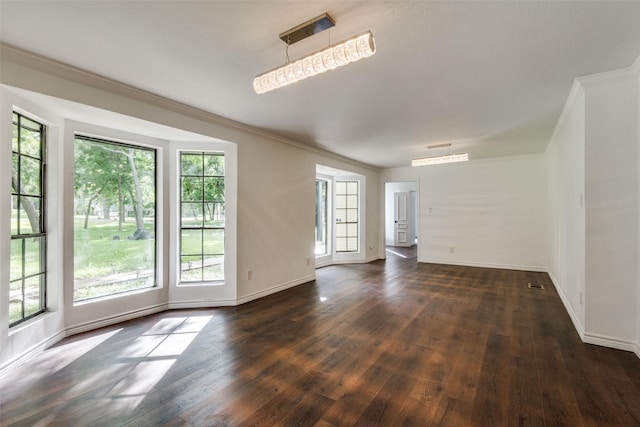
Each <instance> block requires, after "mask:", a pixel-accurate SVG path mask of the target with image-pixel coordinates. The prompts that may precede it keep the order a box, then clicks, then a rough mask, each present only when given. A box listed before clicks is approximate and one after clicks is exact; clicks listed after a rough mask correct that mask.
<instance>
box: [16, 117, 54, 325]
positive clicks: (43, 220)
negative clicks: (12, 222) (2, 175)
mask: <svg viewBox="0 0 640 427" xmlns="http://www.w3.org/2000/svg"><path fill="white" fill-rule="evenodd" d="M14 117H17V122H14V120H13V119H14ZM23 118H25V119H27V120H28V121H30V122H33V123H35V124H37V125H39V129H37V130H36V129H30V130H32V131H37V132H38V133H39V134H40V148H39V156H40V157H39V158H37V157H34V156H32V155H28V154H24V153H23V152H22V150H21V139H22V138H21V130H22V128H23V126H22V119H23ZM11 123H12V126H14V125H15V126H17V128H18V133H17V141H18V151H14V150H13V140H12V143H11V158H12V160H11V162H12V166H11V169H12V171H13V156H14V155H17V156H18V159H19V160H18V170H17V171H16V175H17V180H18V184H17V185H18V188H17V191H16V192H14V190H13V186H11V191H10V198H11V202H10V204H11V205H13V198H14V197H16V199H17V201H18V205H20V204H21V203H22V202H21V199H22V198H23V197H36V198H39V199H40V217H39V232H37V233H33V232H32V233H21V232H20V231H21V230H20V209H19V208H18V210H17V211H18V212H17V215H18V217H17V230H16V231H17V234H13V232H11V243H12V244H13V242H14V241H18V240H20V241H21V242H22V244H21V246H22V248H21V249H22V250H21V252H22V257H21V275H20V278H19V279H15V280H11V278H9V286H11V283H14V282H17V281H21V286H20V288H21V294H22V295H21V296H22V299H21V304H20V305H21V310H20V313H21V315H20V318H19V319H18V320H15V321H13V322H11V318H10V317H9V318H8V323H9V328H13V327H15V326H17V325H20V324H21V323H24V322H26V321H28V320H30V319H33V318H34V317H36V316H38V315H40V314H43V313H45V312H46V311H47V278H48V274H47V272H48V268H47V266H48V262H47V241H48V232H47V184H48V180H47V129H48V127H47V126H46V125H45V124H44V123H41V121H40V120H38V119H34V118H32V117H31V116H29V115H28V114H25V113H23V112H21V111H17V110H16V109H13V111H12V118H11ZM22 157H26V158H29V159H32V160H37V161H38V162H39V166H40V177H39V187H40V192H39V194H38V195H35V194H29V193H22V191H21V189H22V185H21V175H22V174H21V169H20V168H21V164H22V162H21V161H20V160H21V159H22ZM32 231H33V230H32ZM36 238H37V239H42V243H41V245H40V250H39V252H40V253H39V258H40V270H39V272H38V273H35V274H30V275H28V276H25V257H26V250H25V245H26V240H27V239H36ZM9 264H10V263H9ZM38 276H39V277H40V285H39V301H40V307H39V309H38V310H37V311H35V312H33V313H31V314H29V315H26V316H25V281H26V280H27V279H30V278H33V277H38ZM7 302H8V305H9V307H10V305H11V298H9V300H8V301H7Z"/></svg>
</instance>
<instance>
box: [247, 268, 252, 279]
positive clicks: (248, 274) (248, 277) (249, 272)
mask: <svg viewBox="0 0 640 427" xmlns="http://www.w3.org/2000/svg"><path fill="white" fill-rule="evenodd" d="M251 279H253V271H251V270H247V280H251Z"/></svg>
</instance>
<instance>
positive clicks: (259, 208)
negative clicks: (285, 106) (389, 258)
mask: <svg viewBox="0 0 640 427" xmlns="http://www.w3.org/2000/svg"><path fill="white" fill-rule="evenodd" d="M1 53H2V62H1V63H0V67H1V70H2V73H1V74H0V79H1V80H0V82H1V83H3V84H6V85H10V86H14V87H18V88H22V89H26V90H29V91H34V92H39V93H43V94H46V95H50V96H54V97H57V98H61V99H65V100H70V101H74V102H77V103H81V104H84V105H89V106H92V107H96V108H99V109H103V110H107V111H111V112H116V113H119V114H123V115H125V116H128V117H133V118H137V119H141V120H145V121H148V122H151V123H155V124H160V125H162V126H167V127H169V128H175V129H181V130H186V131H189V132H193V133H195V134H198V135H202V136H206V137H211V138H215V139H218V140H223V141H229V142H232V143H235V144H237V158H238V171H237V173H238V189H237V209H238V214H237V221H238V223H237V254H236V255H237V271H236V274H237V294H236V297H237V300H236V301H237V302H240V303H241V302H245V301H249V300H251V299H254V298H258V297H260V296H263V295H267V294H269V293H272V292H275V291H278V290H281V289H285V288H287V287H290V286H295V285H297V284H300V283H304V282H306V281H308V280H312V279H313V278H314V277H315V262H314V258H315V254H314V243H315V238H314V215H315V197H314V193H315V184H314V183H315V176H316V164H323V165H327V166H330V167H333V168H336V169H341V170H345V171H349V172H353V173H356V174H359V175H362V176H363V177H364V178H365V180H366V187H365V189H364V195H363V196H364V205H365V209H366V211H365V215H366V221H365V225H364V230H363V231H364V244H363V251H364V252H363V259H364V260H366V261H369V260H373V259H377V258H383V257H384V238H383V236H382V230H383V224H382V215H381V213H380V209H379V206H381V204H382V194H383V191H382V187H381V184H380V182H381V181H380V176H379V175H380V172H379V170H378V169H376V168H372V167H369V166H366V165H362V164H359V163H357V162H354V161H350V160H348V159H344V158H341V157H339V156H336V155H333V154H330V153H327V152H324V151H322V150H318V149H312V148H307V147H304V146H303V145H301V144H298V143H296V142H295V141H291V140H285V139H281V138H278V137H274V136H273V135H269V134H266V133H264V132H262V131H260V130H258V129H253V128H250V127H248V126H245V125H242V124H240V123H236V122H232V121H229V120H226V119H224V118H220V117H217V116H215V115H213V114H209V113H207V112H204V111H200V110H197V109H194V108H191V107H189V106H185V105H182V104H178V103H175V102H173V101H170V100H167V99H163V98H160V97H157V96H154V95H151V94H148V93H145V92H141V91H138V90H136V89H134V88H130V87H127V86H124V85H121V84H119V83H116V82H112V81H109V80H105V79H102V78H99V77H96V76H94V75H91V74H87V73H84V72H82V71H79V70H76V69H72V68H68V67H66V66H63V65H60V64H57V63H52V62H49V61H47V60H43V59H41V58H38V57H34V56H31V55H29V54H24V53H21V52H19V51H15V50H12V49H10V48H6V49H5V48H4V47H3V49H2V51H1ZM10 108H11V107H10V106H3V109H4V110H10ZM3 114H4V113H3ZM62 116H64V114H62ZM3 123H5V122H3ZM2 128H3V129H7V128H9V126H7V127H5V126H4V125H3V126H2ZM5 139H7V138H5ZM8 140H10V137H9V139H8ZM3 158H4V156H3ZM165 161H167V158H166V157H165ZM58 166H60V165H58ZM60 167H61V166H60ZM51 172H52V174H53V175H61V174H60V173H59V172H58V173H56V171H51ZM5 192H6V191H5ZM0 194H4V193H0ZM7 198H8V197H7ZM5 211H6V209H4V210H0V212H2V213H0V215H2V219H3V221H4V220H6V218H7V215H9V213H8V212H5ZM61 221H62V220H61V219H60V221H59V222H58V223H57V227H61ZM4 222H6V223H7V224H8V220H6V221H4ZM1 227H3V226H2V225H0V232H1V234H2V239H0V240H1V241H2V242H4V241H5V240H7V241H8V239H5V237H6V236H8V234H7V233H8V232H7V230H6V227H5V228H1ZM63 234H64V236H63V237H66V238H67V240H70V239H69V236H71V235H72V234H71V232H70V231H69V230H68V229H66V230H64V233H63ZM5 246H6V245H4V246H1V248H2V249H1V250H2V254H3V259H5V258H6V259H8V256H5V255H4V254H7V253H8V248H7V247H5ZM164 253H165V254H166V253H168V252H167V250H166V249H165V251H164ZM67 259H68V257H67ZM72 262H73V261H72V260H71V265H72ZM66 264H67V265H66V266H67V267H69V262H68V261H67V262H66ZM249 270H251V271H252V278H251V280H249V279H248V276H247V272H248V271H249ZM3 271H4V269H3ZM3 281H4V280H3ZM5 283H6V281H5ZM154 292H155V291H154ZM156 296H157V297H158V298H159V299H154V300H153V301H152V302H149V301H147V300H146V299H137V298H131V299H127V300H126V302H125V303H122V302H117V303H115V302H114V304H117V306H116V305H108V304H109V303H105V304H106V305H105V307H103V308H104V310H102V309H101V310H100V313H102V314H104V316H106V318H103V319H101V322H100V323H99V324H100V325H102V324H106V323H113V322H117V321H118V320H121V319H122V316H119V314H123V313H128V314H129V315H136V313H137V314H138V315H140V314H144V313H147V312H149V311H153V310H159V309H163V307H164V308H166V307H168V306H170V304H171V301H170V300H169V299H168V298H169V296H167V293H166V292H165V291H164V290H158V291H157V292H155V293H154V297H153V298H156ZM227 303H228V302H227ZM63 309H64V308H63ZM85 311H86V310H84V309H82V308H78V309H77V310H76V311H75V312H74V313H75V314H74V315H73V316H71V317H68V318H67V319H66V322H65V324H64V325H61V324H60V322H59V321H57V323H55V322H52V323H49V322H48V320H47V319H48V317H43V316H40V317H39V320H37V322H40V323H41V324H42V325H44V326H43V328H44V329H42V330H43V332H42V333H39V334H29V333H25V334H23V335H22V337H23V338H24V339H20V340H18V341H19V344H18V345H15V346H13V345H12V346H8V345H7V344H8V341H7V339H8V338H7V334H6V333H5V334H4V335H0V338H1V344H2V345H1V347H2V348H1V350H0V369H3V368H5V367H6V366H7V363H9V362H10V361H11V360H14V358H16V357H20V356H21V355H24V354H25V352H27V351H28V350H29V349H30V348H32V347H34V346H38V345H44V344H46V343H47V342H48V341H47V340H51V339H52V337H59V336H61V334H62V335H64V334H65V333H66V332H67V331H79V330H81V329H86V328H89V327H91V313H90V310H89V311H87V312H85ZM76 314H77V315H76ZM61 315H62V317H64V316H65V314H64V313H62V314H61ZM47 316H49V315H47ZM43 319H44V320H43ZM0 320H2V318H1V317H0ZM5 324H6V322H5ZM96 325H97V324H96ZM51 328H53V329H51ZM18 341H16V342H18Z"/></svg>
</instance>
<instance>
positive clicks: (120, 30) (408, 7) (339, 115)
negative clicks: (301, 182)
mask: <svg viewBox="0 0 640 427" xmlns="http://www.w3.org/2000/svg"><path fill="white" fill-rule="evenodd" d="M325 11H326V12H329V13H330V14H331V15H332V16H333V17H334V18H335V19H336V21H337V25H336V26H335V27H334V28H332V29H331V30H330V37H331V41H332V42H338V41H341V40H343V39H345V38H348V37H350V36H352V35H355V34H359V33H361V32H363V31H366V30H371V31H372V33H373V35H374V37H375V39H376V44H377V53H376V54H375V55H374V56H373V57H371V58H367V59H363V60H361V61H359V62H357V63H354V64H351V65H348V66H346V67H343V68H340V69H337V70H334V71H332V72H329V73H325V74H323V75H321V76H318V77H314V78H311V79H307V80H304V81H302V82H300V83H297V84H294V85H291V86H288V87H286V88H284V89H280V90H277V91H274V92H270V93H267V94H263V95H256V94H255V93H254V92H253V89H252V81H253V77H254V76H255V75H257V74H260V73H262V72H264V71H267V70H270V69H272V68H275V67H276V66H279V65H282V64H283V63H284V62H285V59H286V57H285V44H284V43H283V42H282V41H280V39H279V38H278V34H279V33H281V32H283V31H285V30H287V29H289V28H291V27H293V26H295V25H297V24H299V23H301V22H303V21H306V20H308V19H310V18H313V17H315V16H317V15H319V14H321V13H322V12H325ZM0 40H1V41H2V42H3V43H6V44H9V45H12V46H14V47H18V48H21V49H24V50H27V51H30V52H33V53H36V54H39V55H42V56H45V57H48V58H52V59H55V60H58V61H61V62H64V63H67V64H70V65H73V66H76V67H78V68H81V69H84V70H87V71H90V72H93V73H96V74H99V75H102V76H105V77H108V78H110V79H113V80H116V81H119V82H122V83H125V84H128V85H131V86H134V87H137V88H140V89H144V90H146V91H149V92H152V93H155V94H158V95H161V96H163V97H166V98H170V99H173V100H176V101H179V102H182V103H185V104H188V105H192V106H194V107H197V108H200V109H203V110H206V111H209V112H211V113H214V114H217V115H219V116H222V117H226V118H229V119H232V120H236V121H239V122H243V123H246V124H248V125H251V126H255V127H259V128H263V129H266V130H268V131H270V132H272V133H275V134H279V135H282V136H285V137H288V138H292V139H295V140H297V141H300V142H303V143H307V144H312V145H316V146H319V147H323V148H326V149H327V150H330V151H332V152H335V153H338V154H341V155H344V156H347V157H350V158H353V159H356V160H359V161H362V162H365V163H368V164H371V165H376V166H380V167H393V166H405V165H408V164H409V163H410V160H411V159H412V158H414V157H423V156H425V155H433V154H442V153H440V152H438V153H436V151H437V150H429V153H427V148H426V147H427V146H429V145H434V144H441V143H446V142H451V143H452V144H453V146H452V151H456V152H461V151H468V152H469V156H470V158H471V159H476V158H486V157H496V156H508V155H518V154H530V153H541V152H544V150H545V148H546V145H547V142H548V140H549V137H550V136H551V133H552V132H553V128H554V126H555V123H556V121H557V119H558V116H559V114H560V111H561V109H562V107H563V104H564V102H565V100H566V98H567V95H568V93H569V90H570V88H571V85H572V82H573V80H574V78H576V77H580V76H585V75H590V74H594V73H599V72H604V71H609V70H614V69H618V68H625V67H628V66H630V65H631V64H632V63H633V61H634V60H635V59H636V58H637V57H638V56H640V2H639V1H629V2H616V1H602V2H597V1H591V2H579V1H577V2H548V1H527V2H524V1H499V2H476V1H473V2H446V1H445V2H427V1H292V0H291V1H238V0H236V1H193V2H192V1H84V2H80V1H65V2H61V1H28V2H27V1H15V2H14V1H7V0H2V1H0ZM328 42H329V34H328V32H324V33H321V34H317V35H315V36H313V37H311V38H309V39H306V40H303V41H301V42H299V43H296V44H294V45H292V46H291V47H290V49H289V56H290V57H291V59H297V58H298V57H300V56H302V55H304V54H306V53H310V52H313V51H315V50H317V49H319V48H322V47H325V46H326V45H327V44H328Z"/></svg>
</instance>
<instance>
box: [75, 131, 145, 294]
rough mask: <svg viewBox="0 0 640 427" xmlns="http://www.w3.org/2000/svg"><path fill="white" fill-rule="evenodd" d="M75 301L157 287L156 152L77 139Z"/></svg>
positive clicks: (82, 138) (79, 137)
mask: <svg viewBox="0 0 640 427" xmlns="http://www.w3.org/2000/svg"><path fill="white" fill-rule="evenodd" d="M74 159H75V183H74V186H75V197H74V301H80V300H86V299H91V298H96V297H102V296H105V295H112V294H116V293H120V292H127V291H132V290H136V289H141V288H148V287H153V286H155V285H156V238H155V234H156V151H155V150H154V149H150V148H143V147H139V146H133V145H128V144H121V143H116V142H112V141H106V140H102V139H96V138H90V137H85V136H77V137H76V139H75V145H74Z"/></svg>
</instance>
